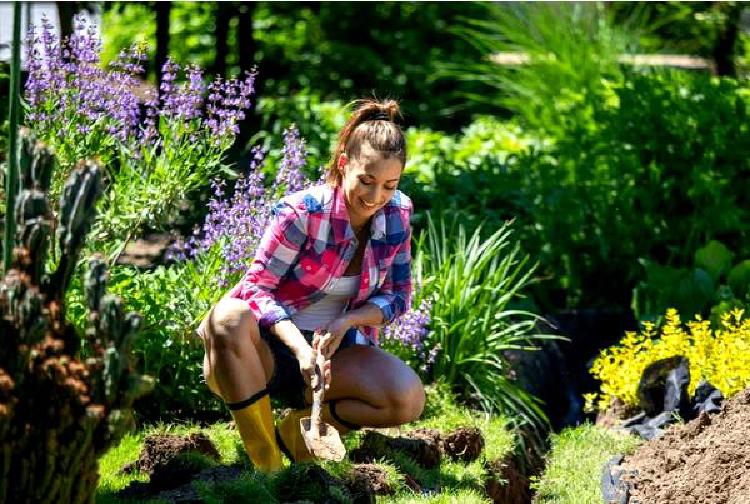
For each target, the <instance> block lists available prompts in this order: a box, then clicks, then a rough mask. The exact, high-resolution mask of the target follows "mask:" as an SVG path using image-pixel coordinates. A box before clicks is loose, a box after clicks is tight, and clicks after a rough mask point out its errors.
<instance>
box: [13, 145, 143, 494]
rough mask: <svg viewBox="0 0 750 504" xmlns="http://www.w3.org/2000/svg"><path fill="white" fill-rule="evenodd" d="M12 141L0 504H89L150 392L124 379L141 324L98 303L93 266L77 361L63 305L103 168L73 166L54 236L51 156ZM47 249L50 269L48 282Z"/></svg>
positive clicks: (99, 265) (139, 381) (107, 299)
mask: <svg viewBox="0 0 750 504" xmlns="http://www.w3.org/2000/svg"><path fill="white" fill-rule="evenodd" d="M21 136H22V145H21V156H20V159H19V163H18V171H19V178H20V190H19V194H18V198H17V201H16V212H15V219H16V240H15V247H14V249H13V261H12V264H11V267H10V268H9V269H8V271H7V272H6V274H5V276H4V278H2V280H0V337H1V338H2V345H0V503H6V502H8V503H11V502H12V503H23V502H34V503H41V502H54V503H57V502H66V503H82V502H94V492H95V489H96V483H97V479H98V468H97V458H98V457H99V456H100V455H101V454H102V453H103V452H104V450H105V449H106V448H108V447H109V446H110V445H111V444H112V443H113V442H114V441H116V440H117V439H119V438H120V436H121V435H122V434H123V432H124V430H125V428H126V427H127V426H128V425H129V423H130V420H131V418H132V410H131V405H132V403H133V400H134V399H135V398H136V397H138V396H140V395H142V394H143V393H145V392H147V391H148V390H149V389H150V388H151V386H152V381H151V380H150V379H149V378H148V377H144V376H139V375H137V374H135V373H133V372H132V371H131V365H130V359H129V357H130V346H131V343H132V341H133V339H134V337H135V335H136V333H137V331H138V328H139V321H140V319H139V317H138V316H137V315H135V314H132V313H129V314H127V315H125V314H124V313H123V308H122V303H121V301H120V300H119V299H118V298H117V297H114V296H111V295H107V294H106V293H105V290H106V280H107V273H106V268H105V265H104V262H103V261H102V260H101V259H100V258H98V257H95V258H93V259H92V260H90V262H89V264H88V270H87V272H86V274H85V278H84V283H85V286H86V295H87V304H88V308H89V323H88V327H87V330H86V334H85V336H84V338H83V339H84V340H85V341H86V345H87V348H90V351H89V354H90V355H89V357H88V358H86V359H82V358H80V356H79V350H80V346H81V340H82V339H81V335H79V334H77V333H76V331H75V330H74V329H73V327H72V326H70V325H69V324H67V323H66V321H65V305H64V302H63V299H64V293H65V291H66V289H67V287H68V285H69V283H70V280H71V276H72V274H73V271H74V268H75V265H76V262H77V260H78V257H79V254H80V251H81V248H82V247H83V244H84V237H85V236H86V231H87V230H88V228H89V225H90V222H91V220H92V218H93V216H94V205H95V204H96V201H97V199H98V197H99V195H100V194H101V169H100V167H99V166H98V164H97V163H96V162H92V161H81V162H79V163H78V165H77V166H76V168H75V169H74V170H73V172H72V173H71V175H70V177H69V178H68V181H67V183H66V184H65V187H64V190H63V194H62V196H61V199H60V205H59V208H60V212H59V216H58V220H57V223H56V226H54V227H53V225H52V223H53V219H52V215H51V212H50V207H49V203H48V200H47V196H46V193H47V191H48V190H49V185H50V180H51V175H52V171H53V169H54V165H55V157H54V155H53V153H52V152H51V151H50V150H49V149H48V148H47V147H46V146H45V145H44V144H42V143H41V142H37V141H36V140H35V139H34V138H33V137H32V136H31V135H30V133H29V132H28V131H23V132H22V135H21ZM10 168H11V169H12V168H13V167H10ZM53 229H55V230H56V240H55V241H56V243H53V240H52V239H51V232H52V230H53ZM51 248H52V249H55V250H56V251H57V257H56V258H55V260H54V261H50V264H51V263H55V264H56V267H55V268H54V271H52V272H47V271H46V270H47V269H48V262H47V258H48V257H47V256H48V253H49V251H50V249H51Z"/></svg>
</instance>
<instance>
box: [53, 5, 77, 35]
mask: <svg viewBox="0 0 750 504" xmlns="http://www.w3.org/2000/svg"><path fill="white" fill-rule="evenodd" d="M55 5H56V6H57V20H58V21H59V22H60V40H63V39H64V38H66V37H70V36H71V35H72V34H73V16H75V15H76V14H77V13H78V9H79V7H80V6H79V5H78V2H55Z"/></svg>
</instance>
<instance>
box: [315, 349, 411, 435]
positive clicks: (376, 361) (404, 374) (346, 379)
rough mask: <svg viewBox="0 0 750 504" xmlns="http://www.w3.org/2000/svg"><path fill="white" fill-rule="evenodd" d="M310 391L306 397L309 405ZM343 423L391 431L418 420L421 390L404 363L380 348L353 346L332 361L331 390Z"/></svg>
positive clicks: (328, 396) (337, 354) (326, 396)
mask: <svg viewBox="0 0 750 504" xmlns="http://www.w3.org/2000/svg"><path fill="white" fill-rule="evenodd" d="M310 397H311V392H310V390H308V391H307V393H306V398H307V400H308V402H309V401H310ZM325 400H326V401H329V400H330V401H334V400H335V401H336V413H337V414H338V416H339V417H341V418H342V419H344V420H346V421H348V422H351V423H354V424H357V425H361V426H366V427H393V426H397V425H402V424H405V423H408V422H411V421H414V420H416V419H417V418H419V415H421V414H422V409H423V408H424V401H425V395H424V387H423V386H422V382H421V381H420V380H419V377H418V376H417V374H416V373H415V372H414V371H413V370H412V369H411V368H410V367H409V366H407V365H406V364H405V363H404V362H403V361H401V360H400V359H399V358H397V357H396V356H394V355H391V354H389V353H388V352H385V351H383V350H380V349H379V348H375V347H370V346H365V345H355V346H352V347H348V348H345V349H343V350H341V351H340V352H338V353H336V354H335V355H334V356H333V358H332V359H331V388H330V389H329V390H327V391H326V394H325Z"/></svg>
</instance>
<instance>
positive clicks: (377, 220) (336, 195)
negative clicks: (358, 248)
mask: <svg viewBox="0 0 750 504" xmlns="http://www.w3.org/2000/svg"><path fill="white" fill-rule="evenodd" d="M331 220H332V221H333V222H332V226H333V237H334V239H335V240H336V243H338V242H342V241H349V240H353V239H354V229H352V226H351V224H350V222H349V212H348V210H347V209H346V201H345V200H344V191H343V190H341V187H335V188H334V189H333V205H332V207H331ZM384 236H385V212H384V211H383V208H378V211H377V212H375V214H374V215H373V216H372V223H371V225H370V238H372V239H375V240H380V239H382V238H383V237H384Z"/></svg>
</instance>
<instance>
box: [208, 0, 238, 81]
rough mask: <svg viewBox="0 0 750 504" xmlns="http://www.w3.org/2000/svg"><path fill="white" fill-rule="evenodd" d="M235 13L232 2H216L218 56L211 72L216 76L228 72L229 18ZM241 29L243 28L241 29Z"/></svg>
mask: <svg viewBox="0 0 750 504" xmlns="http://www.w3.org/2000/svg"><path fill="white" fill-rule="evenodd" d="M234 15H235V9H234V6H233V5H231V3H230V2H218V3H217V4H216V24H215V25H214V38H215V39H216V56H215V57H214V64H213V67H212V68H211V73H213V74H214V76H222V77H223V76H224V75H225V74H226V73H227V49H228V47H227V37H228V36H229V20H230V19H232V17H234ZM240 31H241V30H240Z"/></svg>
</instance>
